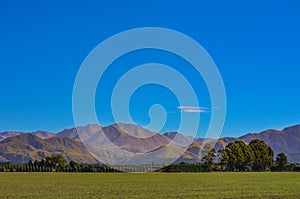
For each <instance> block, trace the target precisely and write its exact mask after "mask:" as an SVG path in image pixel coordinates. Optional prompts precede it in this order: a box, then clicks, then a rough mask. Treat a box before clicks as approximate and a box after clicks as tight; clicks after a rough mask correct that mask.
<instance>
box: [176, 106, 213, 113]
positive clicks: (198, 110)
mask: <svg viewBox="0 0 300 199" xmlns="http://www.w3.org/2000/svg"><path fill="white" fill-rule="evenodd" d="M177 108H178V109H180V110H181V111H182V112H186V113H205V112H209V108H206V107H197V106H178V107H177Z"/></svg>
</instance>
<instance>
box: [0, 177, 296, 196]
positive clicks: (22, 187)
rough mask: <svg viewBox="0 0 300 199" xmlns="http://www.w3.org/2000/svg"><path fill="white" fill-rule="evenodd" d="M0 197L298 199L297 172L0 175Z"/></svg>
mask: <svg viewBox="0 0 300 199" xmlns="http://www.w3.org/2000/svg"><path fill="white" fill-rule="evenodd" d="M0 190H1V191H0V198H300V173H0Z"/></svg>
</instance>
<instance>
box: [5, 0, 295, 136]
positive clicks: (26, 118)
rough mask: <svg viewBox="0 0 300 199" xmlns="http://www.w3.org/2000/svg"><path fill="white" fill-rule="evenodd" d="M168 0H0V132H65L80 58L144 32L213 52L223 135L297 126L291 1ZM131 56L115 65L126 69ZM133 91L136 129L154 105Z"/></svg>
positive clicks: (69, 122) (176, 61) (166, 99)
mask: <svg viewBox="0 0 300 199" xmlns="http://www.w3.org/2000/svg"><path fill="white" fill-rule="evenodd" d="M174 2H175V1H144V2H143V1H110V3H100V1H94V2H92V1H90V2H88V3H83V2H82V3H77V2H76V1H69V2H68V1H63V2H62V1H47V2H46V1H26V2H24V1H1V3H0V60H1V63H0V67H1V70H0V71H1V72H0V131H6V130H21V131H35V130H38V129H43V130H49V131H54V132H56V131H59V130H61V129H63V128H65V127H72V126H73V125H74V123H73V117H72V89H73V83H74V80H75V77H76V73H77V71H78V69H79V67H80V65H81V63H82V61H83V60H84V58H85V57H86V56H87V54H88V53H89V52H90V51H91V50H92V49H93V48H94V47H95V46H96V45H97V44H99V43H100V42H101V41H103V40H105V39H106V38H108V37H110V36H112V35H114V34H116V33H119V32H121V31H124V30H127V29H131V28H138V27H146V26H157V27H165V28H170V29H174V30H177V31H180V32H183V33H185V34H187V35H189V36H190V37H192V38H194V39H195V40H197V41H198V42H199V43H200V44H201V45H203V47H204V48H205V49H206V50H207V51H208V53H209V54H210V55H211V57H212V58H213V60H214V61H215V63H216V64H217V66H218V68H219V70H220V72H221V75H222V77H223V80H224V84H225V87H226V92H227V103H228V106H227V109H228V111H227V118H226V123H225V127H224V131H223V133H222V136H238V135H242V134H244V133H248V132H259V131H261V130H264V129H268V128H276V129H281V128H282V127H285V126H288V125H293V124H299V123H300V105H299V104H300V92H299V85H300V78H299V74H300V59H299V58H300V37H299V35H300V26H299V24H300V3H299V1H296V0H295V1H289V0H287V1H230V2H229V1H176V2H178V3H174ZM138 53H139V52H138ZM140 53H141V54H140V55H139V57H141V59H140V60H139V61H140V62H143V61H147V59H149V55H151V56H150V58H153V59H156V60H157V61H161V62H163V60H167V61H165V63H166V64H174V65H176V64H179V63H180V62H181V60H179V59H175V58H170V57H168V56H170V55H168V54H167V53H163V52H162V53H160V55H156V54H158V53H159V52H157V51H153V52H146V53H149V54H148V56H146V55H144V54H143V52H140ZM144 53H145V52H144ZM130 56H131V55H128V57H127V58H124V59H126V60H127V62H126V60H123V61H124V62H123V63H129V62H132V60H134V59H132V60H130ZM118 71H119V70H118ZM183 72H184V71H183ZM186 73H187V74H188V73H189V72H188V71H186ZM110 77H113V75H111V76H108V77H107V78H108V79H110ZM191 78H193V77H191ZM112 79H113V78H112ZM110 81H113V80H110ZM143 89H144V91H143V92H150V93H151V92H152V93H159V95H160V96H165V97H163V98H162V102H161V103H162V104H164V103H166V102H168V103H167V104H169V105H170V104H172V103H174V106H175V105H176V100H175V101H174V100H173V101H172V100H171V101H170V100H169V97H170V96H171V97H172V94H170V93H168V91H167V90H163V89H162V88H160V87H155V86H152V87H145V88H143ZM155 89H156V90H155ZM200 89H201V87H200ZM154 90H155V92H154ZM204 90H205V89H204ZM203 92H204V93H205V91H203ZM141 93H142V92H140V91H137V92H136V93H135V96H134V98H133V102H134V103H135V104H137V105H138V106H136V107H137V108H133V110H132V111H133V112H134V113H135V114H134V116H133V117H134V119H135V120H136V121H137V122H138V123H141V124H143V123H147V119H148V118H147V117H145V118H143V116H144V113H145V112H142V111H145V110H144V109H145V108H147V106H148V105H147V104H151V103H154V102H157V101H158V100H161V98H158V97H156V96H152V97H151V98H150V99H148V98H147V100H144V101H143V99H144V98H145V97H143V95H142V94H141ZM97 96H98V95H97ZM99 97H101V96H98V98H99ZM134 100H135V101H134ZM141 102H145V104H146V105H145V104H142V103H141ZM140 103H141V104H140ZM203 103H204V106H209V101H206V100H205V99H204V100H203ZM96 105H97V110H98V109H101V107H102V108H103V106H104V105H103V104H102V103H101V104H96ZM104 108H105V106H104ZM134 109H135V110H134ZM103 113H104V114H101V117H100V116H99V118H100V121H102V122H103V123H105V124H106V123H107V124H108V123H110V122H111V120H110V119H109V118H110V115H109V113H108V111H107V110H106V112H105V111H104V112H103ZM171 117H172V116H171ZM205 117H206V116H204V118H205ZM172 121H173V123H171V124H168V125H167V127H166V129H165V130H172V128H175V127H174V126H172V124H174V125H175V123H176V121H177V119H176V117H174V118H173V119H172ZM205 121H206V120H205V119H204V122H205ZM175 126H176V125H175Z"/></svg>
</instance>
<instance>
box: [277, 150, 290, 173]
mask: <svg viewBox="0 0 300 199" xmlns="http://www.w3.org/2000/svg"><path fill="white" fill-rule="evenodd" d="M275 164H276V168H277V169H278V170H279V171H283V170H284V169H285V167H286V165H287V164H288V160H287V157H286V155H285V154H284V153H279V154H278V155H277V156H276V160H275Z"/></svg>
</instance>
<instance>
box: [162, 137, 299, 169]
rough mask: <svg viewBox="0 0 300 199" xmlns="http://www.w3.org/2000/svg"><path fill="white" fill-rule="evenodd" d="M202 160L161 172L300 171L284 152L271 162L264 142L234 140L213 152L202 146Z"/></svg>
mask: <svg viewBox="0 0 300 199" xmlns="http://www.w3.org/2000/svg"><path fill="white" fill-rule="evenodd" d="M202 155H203V158H202V159H201V162H199V163H195V164H187V163H184V162H181V163H180V164H172V165H169V166H167V167H165V168H162V169H161V171H165V172H209V171H220V172H226V171H236V172H243V171H248V172H251V171H255V172H262V171H300V165H298V164H289V163H288V160H287V157H286V155H285V154H284V153H279V154H277V156H276V159H275V160H274V151H273V149H272V148H271V147H270V146H268V145H267V144H266V143H265V142H264V141H261V140H257V139H256V140H252V141H251V142H250V143H249V144H246V143H245V142H244V141H241V140H236V141H234V142H231V143H229V144H228V145H227V146H226V147H225V149H223V150H219V151H218V153H216V151H215V149H214V148H213V147H212V146H211V145H210V144H206V145H205V146H204V147H203V154H202Z"/></svg>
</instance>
